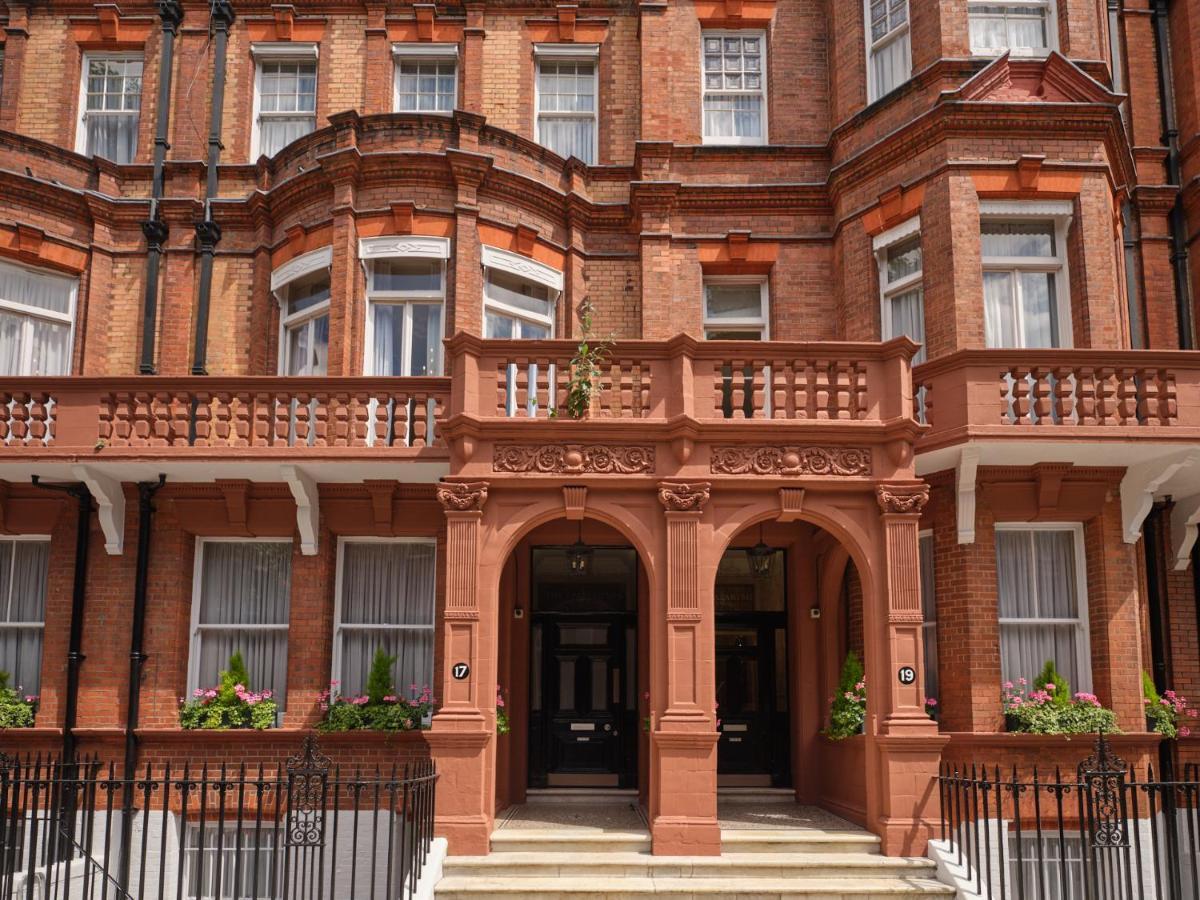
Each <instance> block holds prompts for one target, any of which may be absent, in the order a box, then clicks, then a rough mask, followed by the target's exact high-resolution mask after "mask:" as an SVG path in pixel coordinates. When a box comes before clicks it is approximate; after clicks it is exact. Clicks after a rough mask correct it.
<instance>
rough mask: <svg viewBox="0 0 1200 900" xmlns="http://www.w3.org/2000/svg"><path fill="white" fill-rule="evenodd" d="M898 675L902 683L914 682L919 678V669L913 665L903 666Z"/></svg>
mask: <svg viewBox="0 0 1200 900" xmlns="http://www.w3.org/2000/svg"><path fill="white" fill-rule="evenodd" d="M896 677H897V678H899V679H900V683H901V684H912V683H913V682H914V681H916V680H917V670H916V669H914V668H913V667H912V666H901V667H900V671H899V672H897V673H896Z"/></svg>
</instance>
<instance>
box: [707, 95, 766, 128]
mask: <svg viewBox="0 0 1200 900" xmlns="http://www.w3.org/2000/svg"><path fill="white" fill-rule="evenodd" d="M726 86H727V87H728V86H729V85H726ZM704 134H705V135H706V136H707V137H744V138H757V137H762V96H761V95H760V94H706V95H705V97H704Z"/></svg>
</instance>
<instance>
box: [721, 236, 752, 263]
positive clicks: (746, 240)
mask: <svg viewBox="0 0 1200 900" xmlns="http://www.w3.org/2000/svg"><path fill="white" fill-rule="evenodd" d="M725 241H726V243H727V244H728V246H729V258H730V259H732V260H738V261H741V260H745V258H746V257H747V256H748V255H749V252H750V232H749V230H744V231H743V230H738V231H730V232H729V233H728V234H727V235H725Z"/></svg>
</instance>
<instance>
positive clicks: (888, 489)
mask: <svg viewBox="0 0 1200 900" xmlns="http://www.w3.org/2000/svg"><path fill="white" fill-rule="evenodd" d="M875 499H876V500H878V501H879V508H880V509H881V510H882V511H883V512H885V513H889V514H891V515H903V514H905V513H909V514H913V515H915V514H917V513H919V512H920V511H921V510H922V509H924V508H925V504H926V503H928V502H929V486H928V485H925V484H917V485H908V484H905V485H880V486H879V487H878V488H876V489H875Z"/></svg>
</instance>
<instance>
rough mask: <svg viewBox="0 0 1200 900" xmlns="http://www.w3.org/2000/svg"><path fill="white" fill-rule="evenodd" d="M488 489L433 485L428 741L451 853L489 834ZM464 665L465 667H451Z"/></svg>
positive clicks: (484, 846)
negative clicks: (436, 546) (436, 681)
mask: <svg viewBox="0 0 1200 900" xmlns="http://www.w3.org/2000/svg"><path fill="white" fill-rule="evenodd" d="M487 493H488V485H487V482H484V481H472V482H455V483H451V482H443V483H442V484H441V485H439V486H438V489H437V498H438V502H440V503H441V504H442V507H443V508H444V509H445V511H446V606H445V610H444V611H443V613H442V628H441V634H440V635H439V639H440V640H441V642H442V654H441V659H442V672H441V681H440V691H439V693H438V697H440V698H441V708H440V709H439V710H438V713H437V715H435V716H434V717H433V727H432V729H431V730H430V731H429V732H428V733H427V735H426V739H427V740H428V742H429V748H430V752H431V754H432V756H433V759H434V762H435V763H436V765H437V770H438V774H439V776H440V778H439V782H438V790H437V800H436V807H435V809H434V831H435V832H436V833H437V834H438V835H440V836H442V837H445V838H446V839H447V841H448V842H449V844H450V853H452V854H455V855H462V854H467V855H480V854H485V853H487V852H488V850H489V847H490V839H491V834H492V816H493V808H492V807H493V803H492V794H493V783H494V777H495V773H494V770H493V765H492V760H493V757H494V754H495V741H493V740H492V739H491V738H492V735H493V733H494V732H495V707H494V705H493V704H494V700H495V698H494V696H493V694H492V693H491V691H492V689H493V686H494V685H495V684H496V659H495V653H494V652H490V651H486V650H485V645H487V646H492V645H494V643H495V625H496V622H495V620H496V612H495V609H494V608H487V609H481V604H480V603H479V530H480V522H481V521H482V519H483V506H484V504H485V503H486V502H487ZM493 587H494V586H493ZM494 594H495V591H494V590H493V591H491V592H490V593H489V596H494ZM484 606H487V604H484ZM491 606H492V607H494V604H491ZM463 664H465V665H466V666H467V671H466V672H465V673H464V672H463V671H462V670H461V668H460V669H458V670H457V671H456V667H459V666H461V665H463Z"/></svg>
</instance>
